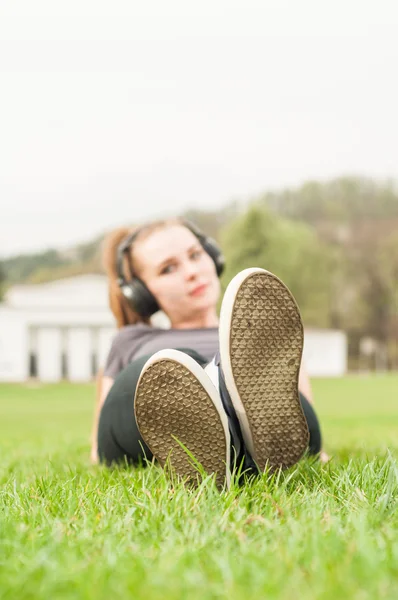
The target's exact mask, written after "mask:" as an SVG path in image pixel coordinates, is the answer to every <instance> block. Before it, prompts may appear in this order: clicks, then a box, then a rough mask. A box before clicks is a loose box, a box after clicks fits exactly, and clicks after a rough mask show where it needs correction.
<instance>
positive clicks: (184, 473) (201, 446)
mask: <svg viewBox="0 0 398 600" xmlns="http://www.w3.org/2000/svg"><path fill="white" fill-rule="evenodd" d="M134 410H135V417H136V421H137V425H138V428H139V430H140V433H141V435H142V437H143V439H144V440H145V443H146V444H147V445H148V447H149V448H150V449H151V451H152V453H153V455H154V456H155V457H156V458H157V460H158V461H159V463H160V464H161V465H162V466H163V467H164V466H165V465H166V463H168V461H169V462H170V465H171V467H172V469H173V470H174V471H175V472H176V473H177V474H178V475H179V476H181V477H183V478H187V479H189V480H193V481H197V480H198V470H197V468H196V467H195V465H194V464H193V461H192V458H191V457H190V456H189V454H187V452H186V451H185V449H184V448H183V447H182V446H181V445H180V444H179V443H178V442H181V444H183V445H184V446H185V447H186V448H187V449H188V450H189V452H190V453H191V454H192V455H193V457H194V458H195V460H197V461H198V462H199V463H200V464H201V465H202V467H203V469H204V470H205V471H206V473H209V474H210V473H216V482H217V486H218V487H219V488H222V487H223V486H224V485H225V484H226V485H227V487H229V483H230V472H229V465H230V434H229V428H228V419H227V416H226V414H225V412H224V409H223V407H222V403H221V399H220V397H219V395H218V392H217V390H216V388H215V387H214V385H213V383H212V382H211V380H210V379H209V377H208V375H207V374H206V373H205V372H204V370H203V369H202V367H200V365H198V363H197V362H195V361H194V359H193V358H191V357H190V356H189V355H187V354H184V353H183V352H179V351H178V350H161V351H159V352H157V353H156V354H154V355H153V356H151V358H150V359H149V360H148V361H147V362H146V363H145V365H144V367H143V369H142V372H141V375H140V378H139V380H138V384H137V388H136V393H135V402H134ZM177 440H178V441H177Z"/></svg>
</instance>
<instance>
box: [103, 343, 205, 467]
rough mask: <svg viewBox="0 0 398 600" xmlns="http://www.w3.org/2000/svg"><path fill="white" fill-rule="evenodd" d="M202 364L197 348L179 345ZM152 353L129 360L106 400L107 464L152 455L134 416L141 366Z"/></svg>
mask: <svg viewBox="0 0 398 600" xmlns="http://www.w3.org/2000/svg"><path fill="white" fill-rule="evenodd" d="M180 350H181V351H182V352H185V353H186V354H189V355H190V356H191V357H192V358H194V359H195V360H196V362H197V363H199V364H200V365H201V366H204V364H205V363H206V360H205V359H204V358H203V357H202V356H201V355H200V354H198V353H197V352H195V351H194V350H190V349H189V348H180ZM149 357H150V355H147V356H142V357H141V358H138V359H137V360H134V361H133V362H132V363H130V364H129V365H128V366H127V367H126V368H125V369H123V371H122V372H121V373H120V374H119V375H118V376H117V378H116V379H115V382H114V384H113V386H112V388H111V390H110V392H109V394H108V396H107V398H106V400H105V402H104V405H103V407H102V410H101V414H100V419H99V425H98V456H99V459H100V461H101V462H103V463H106V464H108V465H109V464H111V463H120V462H125V461H127V462H129V463H133V464H137V463H139V462H140V461H142V459H143V458H145V457H146V458H147V459H148V460H151V459H152V457H153V455H152V453H151V451H150V450H149V448H148V446H147V445H146V444H145V442H144V440H143V439H142V436H141V434H140V432H139V430H138V426H137V423H136V420H135V415H134V396H135V390H136V387H137V383H138V379H139V377H140V374H141V371H142V368H143V366H144V364H145V363H146V361H147V360H148V358H149Z"/></svg>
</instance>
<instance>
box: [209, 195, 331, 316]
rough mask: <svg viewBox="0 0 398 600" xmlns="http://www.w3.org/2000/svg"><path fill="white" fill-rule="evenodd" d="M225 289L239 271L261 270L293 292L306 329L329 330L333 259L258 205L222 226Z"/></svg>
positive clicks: (304, 231)
mask: <svg viewBox="0 0 398 600" xmlns="http://www.w3.org/2000/svg"><path fill="white" fill-rule="evenodd" d="M221 241H222V247H223V249H224V251H225V255H226V261H227V267H226V271H225V275H224V276H223V284H224V287H225V286H226V285H227V283H228V282H229V280H230V279H231V278H232V277H233V276H234V275H235V274H236V273H238V272H239V271H240V270H242V269H245V268H248V267H256V266H257V267H262V268H264V269H267V270H269V271H271V272H273V273H274V274H275V275H277V276H278V277H280V279H282V280H283V281H284V282H285V283H286V285H287V286H288V287H289V288H290V289H291V291H292V292H293V294H294V296H295V298H296V300H297V302H298V304H299V306H300V309H301V312H302V315H303V319H304V322H305V324H306V325H312V326H329V325H330V318H331V305H330V285H331V284H330V278H329V272H330V269H331V268H332V267H333V263H334V260H333V256H332V254H331V253H329V252H328V249H327V247H325V246H323V245H322V243H321V242H320V241H319V239H318V238H317V236H316V234H315V233H314V232H313V231H311V229H310V228H309V227H307V226H305V225H303V224H299V223H294V222H292V221H289V220H287V219H282V218H281V217H278V216H277V215H276V214H275V213H272V212H271V211H270V210H268V209H266V208H265V207H264V206H263V205H260V204H259V203H254V204H252V205H251V206H250V207H249V209H248V210H247V211H246V212H245V213H244V214H243V215H241V216H240V217H238V218H236V219H235V220H234V221H233V222H232V223H230V224H229V225H227V226H226V227H225V228H224V230H223V232H222V236H221Z"/></svg>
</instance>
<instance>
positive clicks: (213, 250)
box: [202, 238, 225, 277]
mask: <svg viewBox="0 0 398 600" xmlns="http://www.w3.org/2000/svg"><path fill="white" fill-rule="evenodd" d="M202 247H203V250H204V251H205V252H207V254H208V255H209V256H210V258H212V259H213V262H214V264H215V266H216V272H217V275H218V277H220V276H221V274H222V273H223V271H224V268H225V258H224V255H223V253H222V252H221V250H220V248H219V247H218V246H217V244H216V242H215V241H214V240H212V239H211V238H205V239H204V240H203V241H202Z"/></svg>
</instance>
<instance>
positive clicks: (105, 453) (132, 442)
mask: <svg viewBox="0 0 398 600" xmlns="http://www.w3.org/2000/svg"><path fill="white" fill-rule="evenodd" d="M178 349H179V350H181V351H182V352H185V353H186V354H189V355H190V356H191V357H192V358H193V359H194V360H196V362H197V363H199V364H200V365H201V366H205V365H206V364H207V361H206V360H205V359H204V358H203V357H202V356H200V354H198V353H197V352H195V351H194V350H190V349H188V348H178ZM148 358H149V355H148V356H143V357H141V358H138V359H137V360H134V361H133V362H132V363H130V364H129V365H128V366H127V367H126V368H125V369H123V371H122V372H121V373H120V374H119V375H118V376H117V378H116V379H115V382H114V384H113V386H112V388H111V390H110V392H109V394H108V396H107V398H106V400H105V402H104V405H103V407H102V410H101V414H100V419H99V426H98V455H99V459H100V461H101V462H104V463H106V464H111V463H117V462H124V461H126V462H129V463H133V464H137V463H139V462H141V461H142V459H143V458H144V457H146V458H147V459H149V460H151V459H152V457H153V455H152V452H151V451H150V450H149V448H148V446H147V445H146V444H145V442H144V440H143V439H142V437H141V435H140V432H139V431H138V427H137V423H136V420H135V416H134V394H135V389H136V387H137V383H138V379H139V376H140V374H141V371H142V368H143V366H144V364H145V363H146V361H147V360H148ZM300 401H301V405H302V407H303V411H304V415H305V418H306V420H307V424H308V429H309V432H310V441H309V453H310V454H318V453H319V452H320V450H321V430H320V426H319V422H318V419H317V416H316V414H315V412H314V409H313V408H312V406H311V404H310V403H309V402H308V400H307V399H306V398H305V397H304V396H303V395H302V394H300Z"/></svg>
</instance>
